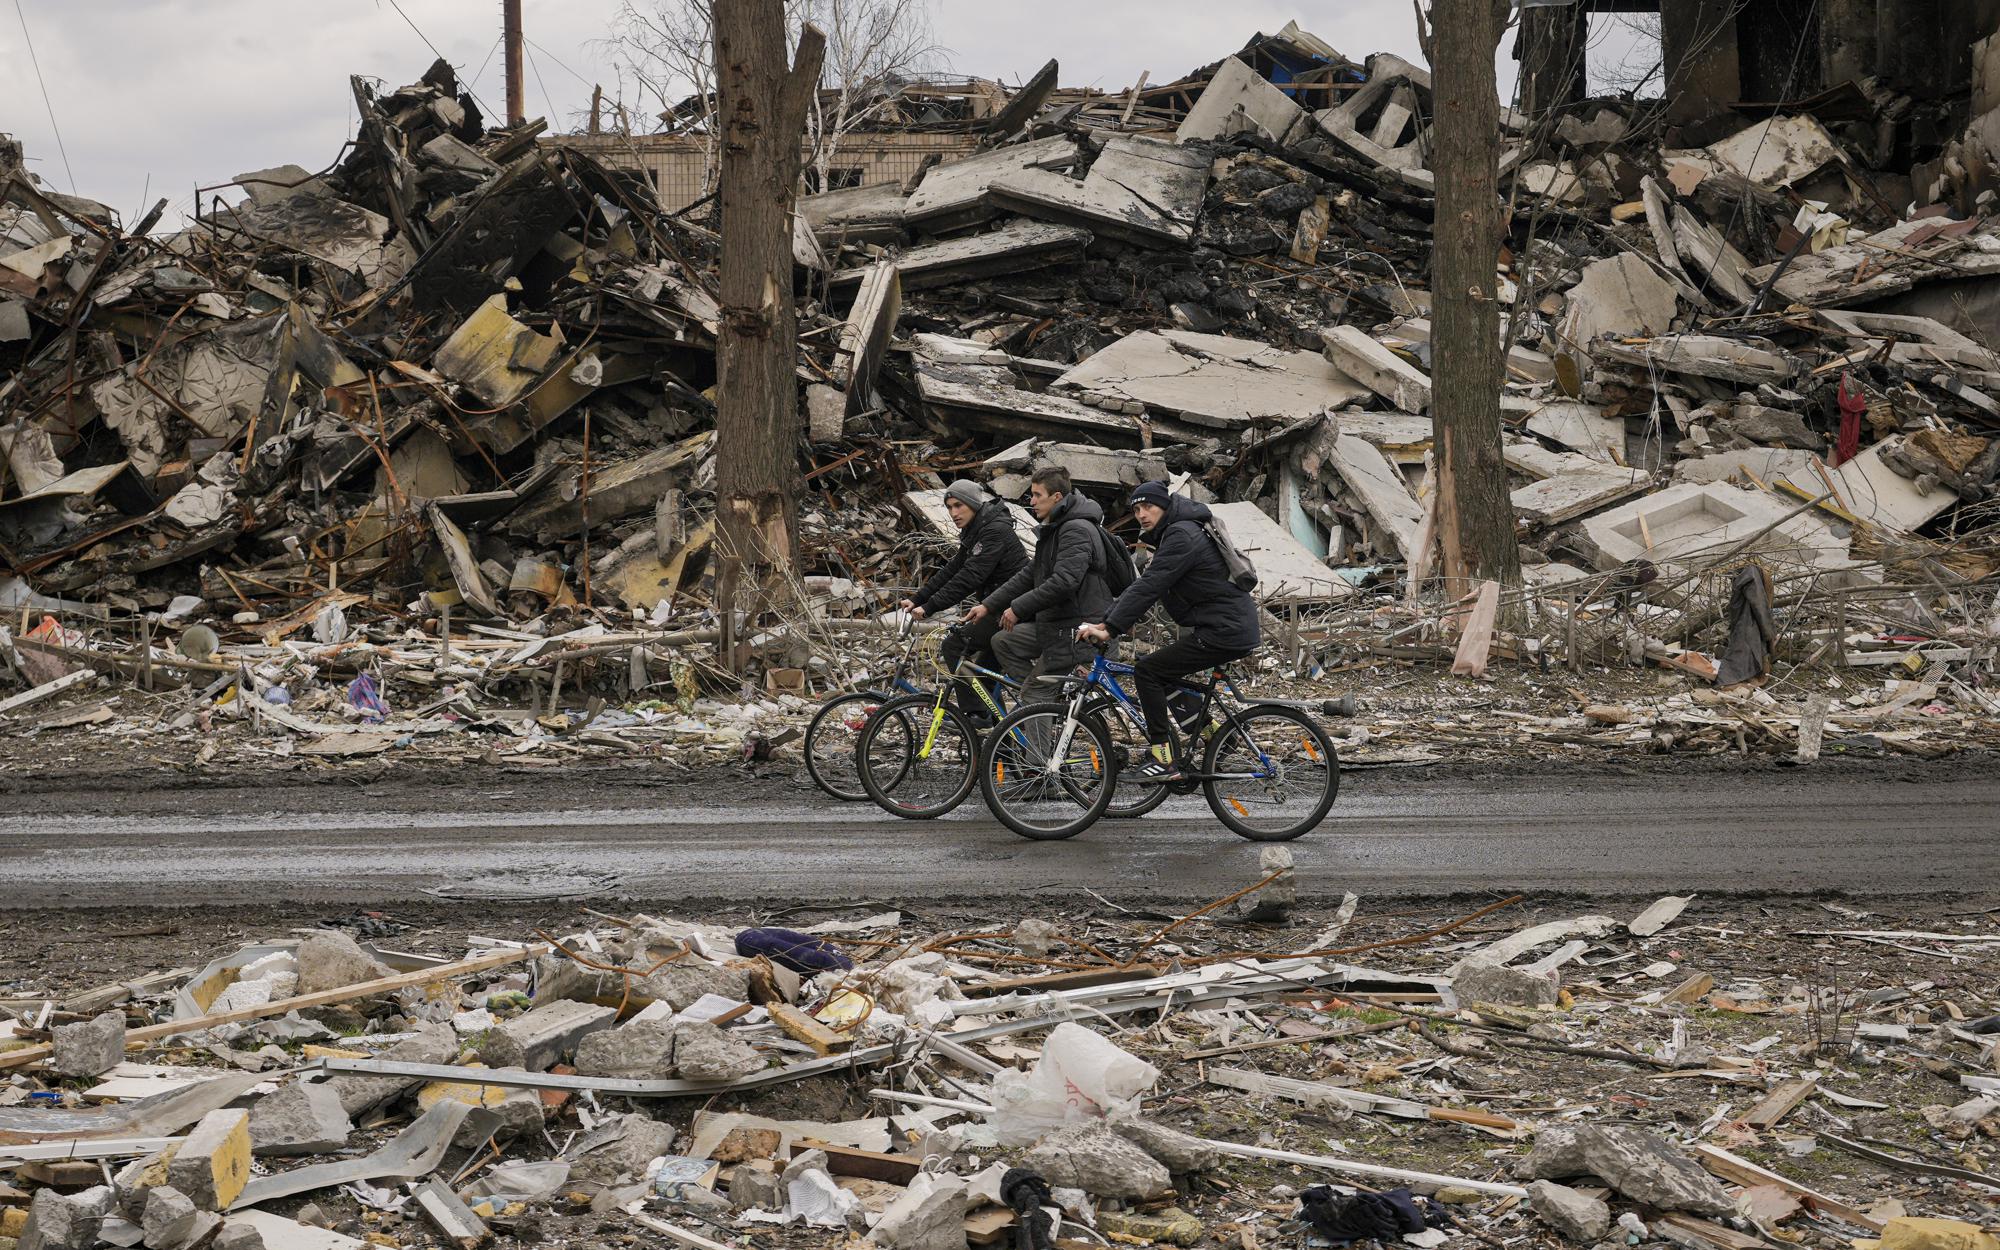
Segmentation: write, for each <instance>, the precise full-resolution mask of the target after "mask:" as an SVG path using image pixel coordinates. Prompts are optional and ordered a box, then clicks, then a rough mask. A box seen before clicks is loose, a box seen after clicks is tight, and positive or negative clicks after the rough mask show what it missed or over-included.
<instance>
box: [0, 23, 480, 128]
mask: <svg viewBox="0 0 2000 1250" xmlns="http://www.w3.org/2000/svg"><path fill="white" fill-rule="evenodd" d="M14 3H15V4H16V5H18V4H20V3H21V0H14ZM389 7H390V8H392V9H394V10H396V16H397V17H400V18H402V19H403V24H404V25H406V26H408V27H409V28H410V29H411V30H414V31H416V32H417V38H419V39H421V40H423V41H424V46H425V47H426V48H429V49H430V50H431V55H433V56H435V57H437V59H438V60H440V61H443V62H444V63H445V64H446V65H451V58H450V57H448V56H446V55H445V54H444V53H442V52H439V51H438V46H437V45H436V44H434V43H432V42H431V37H430V36H429V35H426V34H425V33H424V32H423V31H422V30H421V29H420V28H419V27H418V26H417V24H416V23H415V22H413V21H411V20H410V15H409V14H408V13H405V12H403V6H402V5H400V4H398V3H396V0H389ZM486 58H487V59H488V60H489V61H490V60H492V59H493V54H492V53H490V52H489V53H487V54H486ZM453 69H454V71H456V69H457V67H456V66H453ZM465 90H466V94H468V95H470V96H471V97H472V99H473V101H474V102H475V103H477V104H478V105H479V107H480V109H481V111H483V112H484V113H485V114H486V115H487V116H488V117H491V116H493V108H492V106H491V105H489V104H487V103H486V101H484V100H482V99H480V98H479V93H478V92H477V91H474V90H473V89H472V84H471V83H466V84H465Z"/></svg>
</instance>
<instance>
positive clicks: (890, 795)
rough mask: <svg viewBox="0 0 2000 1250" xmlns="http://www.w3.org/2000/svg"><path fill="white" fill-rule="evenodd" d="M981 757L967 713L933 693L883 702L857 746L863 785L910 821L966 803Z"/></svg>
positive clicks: (879, 801) (930, 817) (889, 809)
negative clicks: (939, 700)
mask: <svg viewBox="0 0 2000 1250" xmlns="http://www.w3.org/2000/svg"><path fill="white" fill-rule="evenodd" d="M978 758H979V735H978V734H976V733H974V732H973V729H972V726H970V725H968V724H967V723H966V721H965V717H964V716H962V715H960V714H959V711H958V709H957V708H954V707H950V706H948V705H947V706H942V707H941V706H939V704H938V701H937V696H935V695H928V694H913V695H906V696H904V697H903V698H900V699H891V700H890V701H889V702H887V703H884V704H883V705H882V706H881V707H880V708H879V709H877V710H876V712H875V715H873V716H871V717H869V718H868V723H867V724H865V725H863V726H862V727H861V736H860V737H859V738H858V739H857V740H856V741H855V744H854V761H855V766H856V771H857V772H859V773H860V776H861V788H862V789H864V790H866V791H867V792H868V797H869V798H871V799H874V800H875V802H876V804H877V805H878V806H880V807H881V809H882V810H883V811H885V812H888V813H889V814H890V815H892V816H901V817H903V818H904V819H905V820H934V819H936V818H937V817H939V816H942V815H944V814H945V813H946V812H948V811H950V810H952V809H953V808H955V807H957V806H958V805H959V804H960V803H963V802H965V799H966V796H967V795H969V794H971V793H972V786H973V774H974V772H975V771H976V770H977V767H978Z"/></svg>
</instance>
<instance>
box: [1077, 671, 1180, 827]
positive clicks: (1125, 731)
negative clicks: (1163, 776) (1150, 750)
mask: <svg viewBox="0 0 2000 1250" xmlns="http://www.w3.org/2000/svg"><path fill="white" fill-rule="evenodd" d="M1083 714H1084V715H1085V716H1088V717H1091V718H1092V719H1094V720H1096V721H1097V722H1098V724H1100V725H1102V726H1103V727H1104V736H1105V738H1106V739H1107V740H1108V741H1109V742H1110V743H1111V780H1112V785H1113V787H1114V788H1113V790H1112V793H1111V802H1110V803H1109V804H1108V805H1107V806H1106V807H1105V809H1104V818H1105V819H1106V820H1137V819H1138V818H1139V817H1141V816H1144V815H1145V814H1146V813H1147V812H1150V811H1152V810H1153V809H1154V808H1156V807H1158V806H1159V805H1160V804H1162V803H1164V802H1166V801H1167V799H1168V798H1169V797H1170V796H1169V795H1168V793H1167V788H1166V787H1165V786H1141V785H1134V784H1132V783H1130V782H1127V783H1126V784H1124V785H1122V786H1121V785H1118V784H1117V783H1118V777H1119V775H1120V774H1121V773H1123V772H1124V771H1125V770H1126V769H1129V768H1137V767H1139V766H1140V765H1141V764H1144V763H1145V762H1146V749H1147V747H1148V746H1149V745H1150V744H1149V743H1148V742H1147V741H1146V733H1145V731H1144V730H1142V729H1140V728H1139V725H1138V723H1137V722H1136V721H1134V720H1133V719H1132V718H1131V717H1130V716H1128V715H1126V714H1125V711H1124V709H1123V707H1122V706H1120V705H1119V703H1118V702H1117V701H1116V700H1114V699H1112V698H1111V697H1110V696H1109V695H1100V696H1098V697H1096V698H1094V699H1092V700H1091V701H1090V702H1088V703H1086V704H1084V707H1083ZM1080 801H1082V802H1088V796H1087V795H1086V796H1082V797H1081V799H1080Z"/></svg>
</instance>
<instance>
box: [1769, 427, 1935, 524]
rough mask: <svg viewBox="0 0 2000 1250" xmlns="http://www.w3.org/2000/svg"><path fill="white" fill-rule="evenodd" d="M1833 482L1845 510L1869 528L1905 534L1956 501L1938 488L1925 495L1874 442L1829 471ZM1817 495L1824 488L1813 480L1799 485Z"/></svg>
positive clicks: (1879, 445) (1816, 480)
mask: <svg viewBox="0 0 2000 1250" xmlns="http://www.w3.org/2000/svg"><path fill="white" fill-rule="evenodd" d="M1833 480H1834V483H1835V484H1836V485H1838V486H1839V487H1840V494H1841V497H1842V498H1843V499H1845V500H1846V501H1847V510H1848V511H1849V512H1852V513H1853V514H1854V515H1855V516H1858V517H1860V518H1861V519H1862V520H1864V521H1866V522H1868V523H1869V524H1870V525H1879V526H1881V527H1882V528H1884V529H1889V530H1896V531H1899V532H1904V533H1907V532H1908V531H1911V530H1914V529H1917V528H1919V527H1920V526H1922V525H1923V524H1924V523H1925V522H1927V521H1929V520H1931V519H1932V518H1933V517H1935V516H1937V515H1938V514H1939V513H1941V512H1944V511H1945V510H1946V509H1948V508H1950V507H1951V506H1952V505H1953V504H1956V503H1957V502H1958V495H1957V494H1956V493H1955V492H1953V491H1951V490H1950V489H1948V488H1946V487H1943V486H1940V487H1938V488H1937V489H1936V490H1933V491H1932V492H1931V493H1930V494H1928V495H1926V494H1923V493H1921V492H1919V491H1918V490H1917V484H1916V483H1915V482H1913V481H1911V480H1910V479H1909V478H1906V477H1904V476H1902V475H1901V474H1899V473H1897V472H1896V471H1895V470H1894V469H1892V468H1890V467H1889V466H1888V465H1887V464H1886V463H1884V462H1883V460H1882V446H1881V444H1879V443H1877V444H1876V445H1875V446H1873V447H1870V448H1869V449H1868V450H1866V451H1864V452H1862V453H1861V454H1860V455H1858V456H1856V457H1855V458H1854V459H1852V460H1850V461H1848V462H1847V463H1846V464H1843V465H1841V466H1840V467H1839V468H1838V469H1835V470H1834V471H1833ZM1800 485H1802V486H1805V487H1806V488H1807V489H1810V490H1812V493H1813V494H1814V495H1818V494H1819V493H1820V492H1821V491H1822V490H1824V489H1825V487H1824V486H1823V485H1821V484H1819V483H1818V479H1817V478H1815V479H1814V480H1813V482H1812V483H1804V482H1802V483H1800Z"/></svg>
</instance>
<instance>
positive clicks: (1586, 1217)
mask: <svg viewBox="0 0 2000 1250" xmlns="http://www.w3.org/2000/svg"><path fill="white" fill-rule="evenodd" d="M1528 1205H1529V1206H1531V1207H1533V1208H1534V1209H1535V1214H1536V1215H1539V1216H1541V1217H1542V1220H1543V1221H1544V1222H1545V1223H1547V1224H1548V1225H1549V1227H1551V1228H1553V1229H1555V1230H1556V1231H1557V1232H1559V1233H1561V1234H1562V1235H1563V1236H1565V1237H1567V1238H1569V1239H1570V1240H1571V1241H1580V1242H1583V1243H1585V1244H1587V1245H1596V1244H1597V1243H1598V1242H1600V1241H1602V1240H1603V1239H1604V1237H1605V1235H1606V1234H1608V1233H1609V1232H1610V1231H1611V1208H1610V1207H1609V1206H1607V1205H1605V1204H1604V1203H1603V1202H1602V1201H1600V1200H1599V1199H1596V1198H1593V1197H1591V1196H1590V1195H1589V1194H1584V1193H1578V1192H1577V1191H1576V1190H1574V1189H1571V1188H1570V1187H1569V1186H1567V1185H1558V1184H1556V1183H1555V1182H1554V1181H1536V1182H1534V1183H1533V1184H1531V1185H1529V1186H1528Z"/></svg>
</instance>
